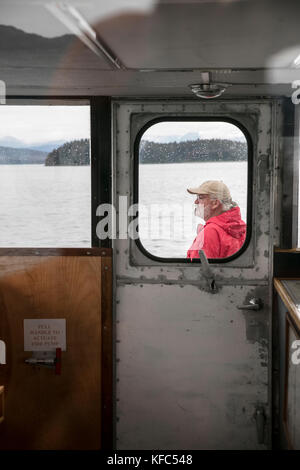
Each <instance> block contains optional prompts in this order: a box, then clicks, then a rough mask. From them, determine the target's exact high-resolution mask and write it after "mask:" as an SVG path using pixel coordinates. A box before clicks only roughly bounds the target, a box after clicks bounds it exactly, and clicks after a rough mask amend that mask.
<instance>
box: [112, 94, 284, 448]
mask: <svg viewBox="0 0 300 470" xmlns="http://www.w3.org/2000/svg"><path fill="white" fill-rule="evenodd" d="M275 111H276V103H274V102H271V101H263V102H257V101H256V102H247V101H245V102H243V101H239V102H238V103H237V102H228V101H227V102H226V101H218V102H214V103H208V104H201V103H195V102H184V101H182V102H177V103H171V102H170V101H156V102H154V101H153V102H142V101H140V102H139V101H134V102H130V101H124V102H123V101H117V102H115V103H114V105H113V115H114V124H113V125H114V135H115V136H116V138H115V142H114V164H113V165H114V171H115V180H114V198H113V199H114V202H115V203H116V201H117V196H119V195H126V194H127V195H128V196H129V197H130V200H132V191H133V159H132V145H133V139H134V137H135V135H136V132H137V131H138V129H139V126H141V125H142V123H143V122H144V121H145V118H147V119H149V116H150V117H151V116H153V115H155V116H157V115H161V116H163V115H167V114H171V115H184V114H191V113H194V114H195V115H199V116H202V117H203V116H211V115H218V116H220V115H222V116H228V117H234V118H235V119H237V118H238V119H239V120H240V122H242V123H243V124H244V125H246V127H248V129H249V132H250V133H251V135H252V138H253V141H254V166H253V174H254V179H253V195H254V199H253V227H252V239H251V242H250V245H249V246H248V248H247V250H246V251H245V252H244V253H243V254H242V255H241V256H240V258H237V259H235V260H232V261H231V262H230V263H228V264H222V265H221V264H215V265H214V266H213V267H212V270H213V272H214V275H215V279H216V283H217V285H218V289H219V291H218V293H217V294H211V293H208V292H206V290H207V284H206V279H205V277H204V276H203V273H202V268H201V266H199V265H197V266H189V265H185V264H184V263H178V264H176V265H170V264H168V263H159V262H155V261H152V260H149V259H146V257H145V255H143V254H142V253H139V252H138V249H137V248H136V245H135V244H132V243H131V242H130V241H129V240H119V239H116V240H115V241H114V248H115V250H114V252H115V255H116V259H115V275H116V290H115V296H116V303H115V315H116V338H117V343H116V357H117V364H116V379H117V382H116V395H117V404H116V415H117V425H116V436H117V444H116V445H117V448H118V449H151V448H156V449H264V448H266V447H268V446H270V424H271V416H270V406H269V405H270V390H269V388H268V383H269V381H270V375H271V374H270V371H269V368H268V364H269V360H268V356H269V341H270V326H271V318H270V308H269V307H270V305H271V292H272V290H271V285H270V273H271V269H272V246H273V231H272V227H270V221H272V217H270V202H271V193H272V190H273V174H274V172H273V157H274V155H275V147H276V146H275V145H274V141H273V139H275V137H274V136H276V133H277V131H278V130H277V129H276V128H275V127H274V123H275V122H276V120H275V118H274V115H275ZM131 122H132V126H131V132H130V123H131ZM253 297H257V298H261V299H262V300H263V303H264V306H263V308H262V310H260V311H258V312H257V311H240V310H238V309H237V306H238V305H241V304H244V303H247V302H248V301H249V300H250V299H251V298H253ZM261 407H263V409H264V410H265V415H266V426H265V427H266V429H265V433H264V443H263V444H260V443H258V439H257V431H256V419H255V418H256V414H257V409H261Z"/></svg>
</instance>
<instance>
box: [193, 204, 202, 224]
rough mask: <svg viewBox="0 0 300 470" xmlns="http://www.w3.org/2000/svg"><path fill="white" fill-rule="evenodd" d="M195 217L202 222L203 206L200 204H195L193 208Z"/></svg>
mask: <svg viewBox="0 0 300 470" xmlns="http://www.w3.org/2000/svg"><path fill="white" fill-rule="evenodd" d="M195 215H196V216H197V217H200V219H202V220H204V206H203V205H202V204H197V205H196V207H195Z"/></svg>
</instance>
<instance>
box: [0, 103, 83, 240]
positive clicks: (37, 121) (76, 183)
mask: <svg viewBox="0 0 300 470" xmlns="http://www.w3.org/2000/svg"><path fill="white" fill-rule="evenodd" d="M73 103H74V102H72V105H56V104H54V105H46V104H45V105H44V104H43V105H2V106H0V122H1V126H0V192H1V195H0V221H1V230H0V247H90V246H91V165H90V106H89V105H87V104H80V105H74V104H73Z"/></svg>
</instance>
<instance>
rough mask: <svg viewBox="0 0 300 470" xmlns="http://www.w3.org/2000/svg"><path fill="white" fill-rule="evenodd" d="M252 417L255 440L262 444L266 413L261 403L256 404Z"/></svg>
mask: <svg viewBox="0 0 300 470" xmlns="http://www.w3.org/2000/svg"><path fill="white" fill-rule="evenodd" d="M254 419H255V421H256V432H257V441H258V443H259V444H263V443H264V434H265V424H266V413H265V409H264V407H263V406H262V405H259V406H257V408H256V410H255V412H254Z"/></svg>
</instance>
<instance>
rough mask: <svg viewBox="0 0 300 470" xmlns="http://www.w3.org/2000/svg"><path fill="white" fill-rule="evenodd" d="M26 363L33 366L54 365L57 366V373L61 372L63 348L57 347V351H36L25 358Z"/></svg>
mask: <svg viewBox="0 0 300 470" xmlns="http://www.w3.org/2000/svg"><path fill="white" fill-rule="evenodd" d="M25 362H26V364H31V365H33V366H43V367H53V368H55V375H60V374H61V348H56V350H55V351H53V352H52V351H47V352H44V351H35V352H33V354H32V357H29V358H28V359H25Z"/></svg>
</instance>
